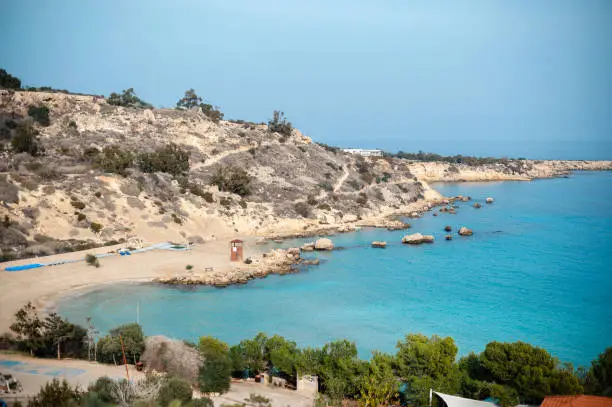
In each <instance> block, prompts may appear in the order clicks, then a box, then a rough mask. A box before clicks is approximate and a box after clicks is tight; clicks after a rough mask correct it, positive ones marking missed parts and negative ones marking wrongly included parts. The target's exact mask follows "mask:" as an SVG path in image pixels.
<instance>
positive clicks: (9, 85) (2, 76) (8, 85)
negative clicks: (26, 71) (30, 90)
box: [0, 69, 21, 89]
mask: <svg viewBox="0 0 612 407" xmlns="http://www.w3.org/2000/svg"><path fill="white" fill-rule="evenodd" d="M0 88H4V89H20V88H21V80H20V79H19V78H16V77H14V76H13V75H11V74H9V73H8V72H6V71H5V70H4V69H0Z"/></svg>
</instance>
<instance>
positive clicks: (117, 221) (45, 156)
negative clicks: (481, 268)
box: [0, 90, 432, 260]
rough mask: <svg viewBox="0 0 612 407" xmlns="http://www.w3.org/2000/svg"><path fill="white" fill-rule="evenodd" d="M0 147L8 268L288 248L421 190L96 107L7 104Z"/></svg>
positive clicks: (374, 171) (327, 152) (63, 100)
mask: <svg viewBox="0 0 612 407" xmlns="http://www.w3.org/2000/svg"><path fill="white" fill-rule="evenodd" d="M41 107H45V108H47V109H48V112H49V113H48V118H49V121H48V122H46V120H45V118H44V117H42V118H41V117H40V116H44V112H43V113H42V114H41V109H40V108H41ZM36 108H39V109H36ZM43 110H44V109H43ZM0 142H1V143H2V149H3V150H4V152H3V153H1V154H2V158H1V160H0V201H1V203H2V204H1V207H0V218H1V220H2V223H1V225H0V246H1V248H2V257H3V259H4V260H7V259H11V258H14V257H16V256H17V257H22V256H26V255H32V254H39V253H40V254H42V253H52V252H57V251H65V250H74V249H77V248H84V247H87V246H90V245H100V244H104V243H114V242H116V241H121V239H126V240H127V239H129V238H131V237H138V238H141V239H143V240H145V241H150V242H157V241H167V240H171V241H185V240H190V241H202V240H208V239H214V238H216V237H220V236H224V237H226V236H232V235H233V236H241V235H253V234H255V235H267V234H271V233H276V234H279V233H280V234H282V233H288V234H289V233H295V232H296V231H299V230H304V229H308V228H316V227H317V226H318V225H320V224H340V223H343V222H344V223H346V222H354V221H355V220H356V219H359V218H368V217H372V216H377V215H379V214H381V213H392V212H402V211H405V210H406V208H407V205H409V204H411V203H413V202H414V201H416V200H417V199H419V198H422V197H423V194H425V193H426V190H427V186H426V185H422V184H421V183H420V182H419V181H418V180H417V179H416V178H414V176H413V175H412V174H411V172H410V170H409V167H408V165H409V163H408V162H407V161H405V160H400V159H383V158H378V159H363V158H361V157H356V156H353V155H349V154H345V153H343V152H341V151H338V150H337V149H334V148H331V147H327V146H325V147H324V146H321V145H319V144H316V143H313V142H312V140H311V139H310V138H308V137H305V136H304V135H302V134H301V133H300V132H299V131H296V130H293V132H292V134H291V135H290V136H289V137H287V136H284V135H282V134H278V133H272V132H270V131H269V130H268V127H267V125H261V124H254V123H236V122H227V121H220V122H219V123H215V122H213V121H212V120H211V119H209V118H208V117H207V116H205V115H204V114H203V113H202V112H201V111H200V110H199V109H198V110H190V111H186V110H174V109H136V108H125V107H118V106H112V105H109V104H108V103H107V101H106V100H104V99H102V98H94V97H92V96H78V95H67V94H60V93H42V92H12V91H5V90H0ZM19 151H21V152H19ZM241 170H244V171H245V172H246V174H244V173H242V172H241ZM220 179H221V181H220ZM219 187H221V188H219ZM220 189H221V190H220ZM429 193H432V192H428V194H429Z"/></svg>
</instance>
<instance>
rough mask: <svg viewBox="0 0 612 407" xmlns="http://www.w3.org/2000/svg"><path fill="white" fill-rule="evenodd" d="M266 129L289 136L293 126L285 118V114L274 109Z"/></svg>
mask: <svg viewBox="0 0 612 407" xmlns="http://www.w3.org/2000/svg"><path fill="white" fill-rule="evenodd" d="M268 130H270V131H271V132H272V133H280V134H282V135H283V136H285V137H289V136H291V132H292V131H293V127H292V126H291V122H290V121H288V120H287V119H286V118H285V114H284V113H283V112H281V111H278V110H275V111H274V113H273V117H272V119H270V121H268Z"/></svg>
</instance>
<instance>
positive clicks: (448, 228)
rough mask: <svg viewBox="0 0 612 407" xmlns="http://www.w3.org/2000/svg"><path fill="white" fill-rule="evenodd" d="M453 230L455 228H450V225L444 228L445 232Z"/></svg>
mask: <svg viewBox="0 0 612 407" xmlns="http://www.w3.org/2000/svg"><path fill="white" fill-rule="evenodd" d="M451 230H453V228H452V227H450V226H449V225H446V226H444V231H445V232H450V231H451Z"/></svg>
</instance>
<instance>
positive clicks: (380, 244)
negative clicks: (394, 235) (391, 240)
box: [372, 241, 387, 249]
mask: <svg viewBox="0 0 612 407" xmlns="http://www.w3.org/2000/svg"><path fill="white" fill-rule="evenodd" d="M372 247H377V248H379V249H384V248H385V247H387V242H380V241H374V242H372Z"/></svg>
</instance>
